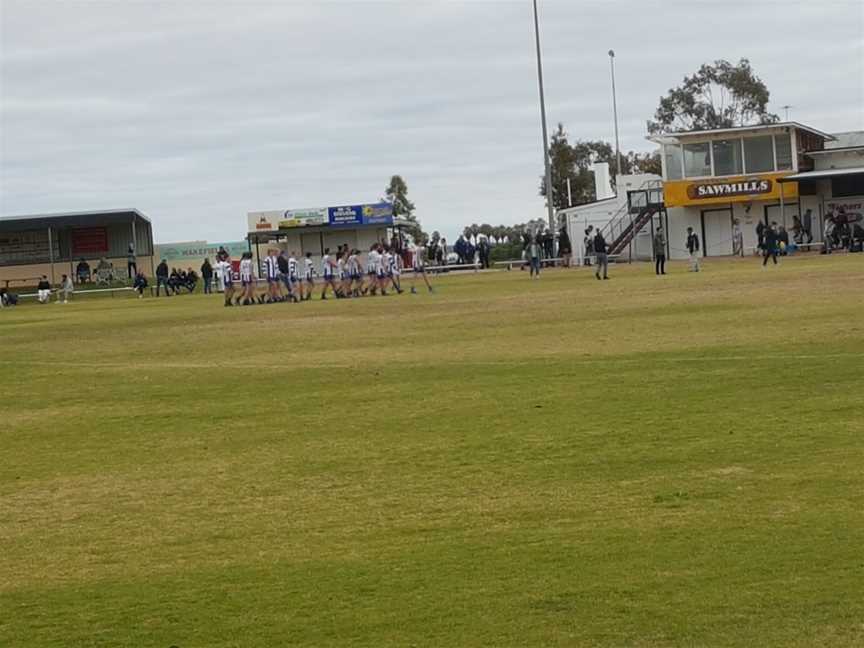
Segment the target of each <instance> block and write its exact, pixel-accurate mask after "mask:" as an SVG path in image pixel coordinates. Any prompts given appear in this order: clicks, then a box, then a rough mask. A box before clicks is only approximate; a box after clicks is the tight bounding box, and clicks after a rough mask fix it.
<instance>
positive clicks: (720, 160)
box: [712, 139, 744, 176]
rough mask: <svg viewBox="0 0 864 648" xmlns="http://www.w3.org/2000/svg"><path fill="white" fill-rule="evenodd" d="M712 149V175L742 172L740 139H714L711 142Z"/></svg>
mask: <svg viewBox="0 0 864 648" xmlns="http://www.w3.org/2000/svg"><path fill="white" fill-rule="evenodd" d="M712 148H713V150H714V175H718V176H725V175H738V174H741V173H744V167H743V165H742V164H741V140H740V139H731V140H715V141H714V142H713V143H712Z"/></svg>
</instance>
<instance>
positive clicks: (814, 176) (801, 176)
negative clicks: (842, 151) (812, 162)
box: [777, 166, 864, 182]
mask: <svg viewBox="0 0 864 648" xmlns="http://www.w3.org/2000/svg"><path fill="white" fill-rule="evenodd" d="M856 173H861V174H864V166H860V167H849V168H848V169H823V170H822V171H805V172H804V173H796V174H794V175H788V176H784V177H782V178H778V179H777V182H796V181H800V180H820V179H825V178H836V177H837V176H845V175H855V174H856Z"/></svg>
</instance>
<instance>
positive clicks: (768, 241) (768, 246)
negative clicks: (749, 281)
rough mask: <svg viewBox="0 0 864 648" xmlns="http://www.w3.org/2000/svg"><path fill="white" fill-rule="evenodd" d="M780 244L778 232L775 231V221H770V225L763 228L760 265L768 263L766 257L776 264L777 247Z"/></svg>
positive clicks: (763, 265)
mask: <svg viewBox="0 0 864 648" xmlns="http://www.w3.org/2000/svg"><path fill="white" fill-rule="evenodd" d="M778 245H780V233H779V232H778V231H777V223H773V222H772V223H771V227H768V228H767V229H766V230H765V245H764V247H763V250H764V254H763V256H762V267H763V268H764V267H765V266H766V265H768V258H769V257H770V258H771V259H772V260H773V261H774V265H777V247H778Z"/></svg>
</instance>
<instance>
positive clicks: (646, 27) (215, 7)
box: [0, 0, 864, 242]
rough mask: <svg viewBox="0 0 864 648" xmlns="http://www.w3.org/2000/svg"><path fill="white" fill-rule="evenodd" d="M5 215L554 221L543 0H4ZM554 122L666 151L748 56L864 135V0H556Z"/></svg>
mask: <svg viewBox="0 0 864 648" xmlns="http://www.w3.org/2000/svg"><path fill="white" fill-rule="evenodd" d="M0 6H2V14H0V20H2V33H0V36H2V42H0V51H2V73H0V102H2V113H0V119H2V121H0V127H2V141H0V156H2V157H0V182H2V187H0V192H2V193H0V195H2V198H0V215H4V216H9V215H16V214H27V213H37V212H57V211H78V210H88V209H110V208H116V207H137V208H138V209H139V210H141V211H142V212H144V213H145V214H147V215H148V216H149V217H150V218H151V220H152V221H153V223H154V230H155V237H156V240H157V242H169V241H184V240H200V239H206V240H209V241H211V242H213V241H227V240H237V239H240V238H242V237H243V236H244V235H245V229H246V216H245V215H246V212H247V211H256V210H264V209H287V208H302V207H317V206H328V205H340V204H352V203H359V202H368V201H374V200H377V199H378V198H379V197H381V196H382V195H383V190H384V187H385V186H386V184H387V182H388V180H389V177H390V176H391V175H392V174H394V173H398V174H401V175H402V176H403V177H404V178H405V179H406V181H407V182H408V187H409V195H410V197H411V198H412V199H413V200H414V202H415V203H416V205H417V214H418V216H419V217H420V219H421V221H422V223H423V225H424V226H425V228H426V229H427V230H428V231H432V230H433V229H438V230H440V231H442V232H443V233H445V234H446V235H447V236H448V237H449V238H452V237H453V236H454V234H455V233H456V232H457V231H459V230H461V228H462V226H464V225H466V224H470V223H471V222H478V223H481V222H489V223H493V224H496V223H515V222H523V221H525V220H528V219H530V218H536V217H542V216H543V215H544V203H543V200H542V199H541V198H540V197H538V196H537V186H538V177H539V175H540V173H541V171H542V153H541V137H540V120H539V107H538V94H537V78H536V74H537V70H536V62H535V58H534V40H533V38H534V34H533V22H532V20H533V19H532V13H531V2H530V0H519V1H510V2H505V1H494V2H492V1H489V2H481V1H473V2H468V1H462V2H441V1H437V0H426V1H423V0H403V1H393V2H369V1H362V0H356V1H348V0H344V1H342V2H322V1H318V0H304V1H303V2H267V3H264V2H260V3H259V2H206V1H200V0H195V1H191V0H190V1H185V2H161V3H143V2H133V1H132V0H115V1H113V2H98V1H88V2H59V1H55V2H39V1H38V0H26V1H22V2H12V1H8V0H0ZM540 20H541V38H542V40H543V43H542V44H543V56H544V72H545V76H546V99H547V112H548V118H549V123H550V128H551V127H552V126H553V125H554V124H555V123H556V122H558V121H562V122H563V123H564V124H565V126H566V128H567V130H568V132H569V133H570V136H571V138H574V139H575V138H579V139H601V138H602V139H607V140H610V141H612V140H613V125H612V118H611V92H610V89H609V59H608V56H607V54H606V52H607V51H608V50H609V49H610V48H614V49H615V51H616V54H617V57H616V66H617V68H616V73H617V82H618V101H619V116H620V128H621V145H622V148H623V149H625V150H626V149H635V150H643V151H648V150H651V149H652V147H653V145H651V144H650V143H649V142H646V141H645V139H644V137H645V121H646V119H648V118H650V117H651V116H652V114H653V112H654V109H655V108H656V105H657V101H658V98H659V96H660V95H661V94H663V93H665V91H666V90H667V89H668V88H669V87H671V86H673V85H676V84H677V83H679V82H680V80H681V78H682V77H683V76H684V75H685V74H689V73H692V72H693V71H695V69H697V68H698V66H699V65H700V64H701V63H703V62H706V61H712V60H714V59H718V58H725V59H728V60H731V61H737V60H738V59H739V58H741V57H748V58H749V59H750V61H751V63H752V65H753V68H754V69H755V71H756V73H757V74H758V75H759V76H760V77H761V78H762V79H763V80H764V81H765V82H766V83H767V85H768V87H769V89H770V90H771V99H772V102H771V104H772V105H771V107H772V109H773V110H774V111H775V112H777V113H779V114H780V115H781V117H782V116H783V114H784V113H783V110H782V109H781V108H780V106H783V105H784V104H790V105H792V106H793V108H792V109H791V118H792V119H794V120H797V121H801V122H804V123H807V124H810V125H812V126H814V127H816V128H818V129H821V130H826V131H829V132H838V131H846V130H861V129H864V2H861V0H850V1H843V0H840V1H820V2H813V1H811V0H808V1H802V2H795V1H794V0H792V1H790V0H783V1H756V0H754V1H750V2H736V1H729V0H726V1H723V2H715V1H711V2H697V1H694V0H689V1H688V2H672V1H664V2H662V3H661V2H648V1H644V0H643V1H637V0H633V1H631V2H614V1H610V0H606V1H595V2H576V1H573V0H561V1H555V0H541V2H540Z"/></svg>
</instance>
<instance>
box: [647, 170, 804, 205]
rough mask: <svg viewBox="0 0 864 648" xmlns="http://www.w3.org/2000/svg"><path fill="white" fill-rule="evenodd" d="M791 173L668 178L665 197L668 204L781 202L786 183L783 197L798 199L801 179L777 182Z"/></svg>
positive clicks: (665, 184)
mask: <svg viewBox="0 0 864 648" xmlns="http://www.w3.org/2000/svg"><path fill="white" fill-rule="evenodd" d="M789 173H791V171H790V172H789ZM789 173H765V174H760V175H757V176H735V177H729V178H705V179H704V180H674V181H671V182H664V183H663V200H664V202H665V203H666V206H667V207H690V206H693V205H716V204H729V203H733V202H751V201H753V200H764V201H769V202H779V201H780V191H781V187H782V191H783V199H784V200H787V201H788V200H791V201H793V202H794V201H795V200H797V199H798V183H797V182H787V183H784V184H783V185H781V184H780V183H779V182H777V180H778V178H782V177H784V176H787V175H789Z"/></svg>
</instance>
